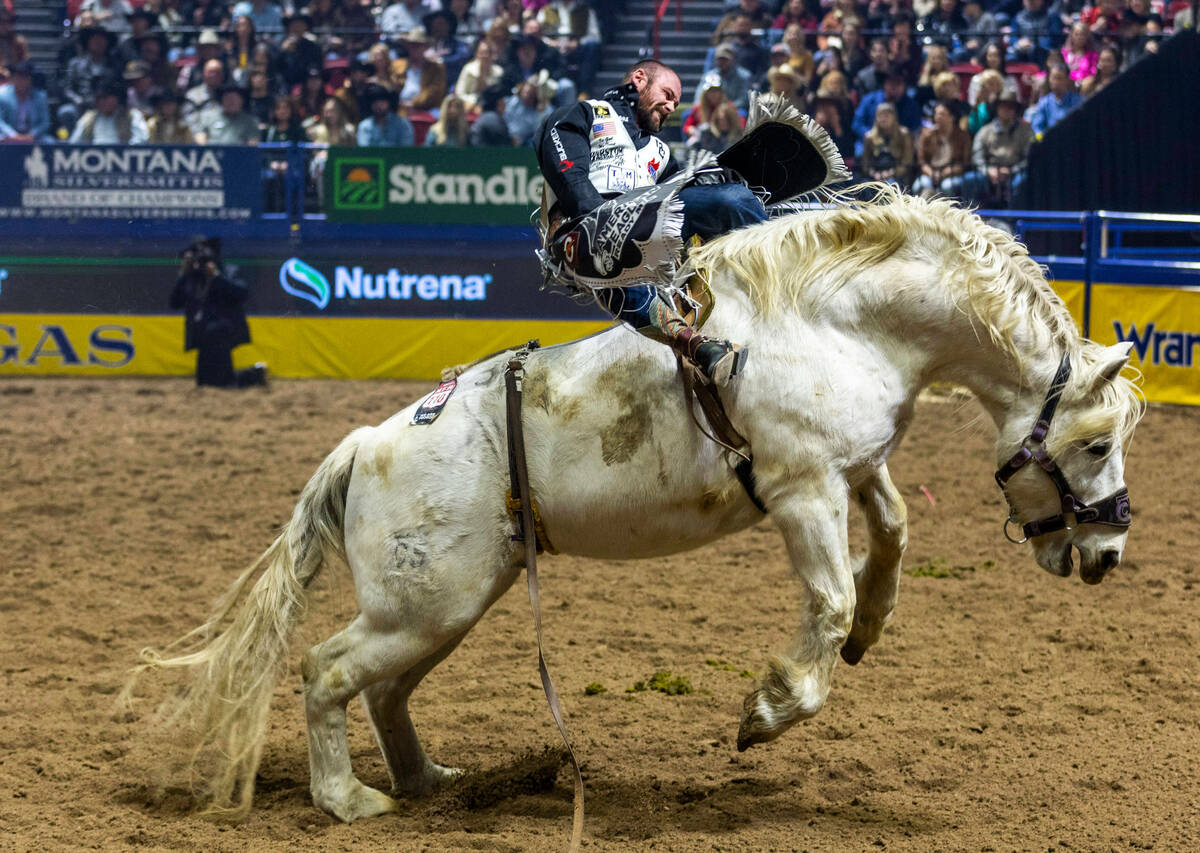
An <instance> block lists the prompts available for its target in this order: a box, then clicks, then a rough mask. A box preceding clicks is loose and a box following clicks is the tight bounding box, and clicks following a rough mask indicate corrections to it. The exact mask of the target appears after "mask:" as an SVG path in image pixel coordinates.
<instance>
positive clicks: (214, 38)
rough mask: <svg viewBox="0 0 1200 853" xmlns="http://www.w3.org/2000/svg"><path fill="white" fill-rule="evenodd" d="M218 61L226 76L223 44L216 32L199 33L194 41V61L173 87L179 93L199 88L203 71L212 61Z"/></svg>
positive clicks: (184, 70)
mask: <svg viewBox="0 0 1200 853" xmlns="http://www.w3.org/2000/svg"><path fill="white" fill-rule="evenodd" d="M214 59H216V60H218V61H219V62H220V63H221V70H222V73H223V74H228V73H229V71H228V68H227V67H226V62H225V43H224V42H223V41H221V37H220V36H219V35H217V31H216V30H205V31H204V32H202V33H200V37H199V38H198V39H196V61H195V63H193V65H192V66H191V67H190V68H186V67H185V68H184V69H183V72H182V73H181V74H180V75H179V83H178V85H177V86H176V87H175V88H177V89H179V90H180V91H181V92H186V91H188V90H189V89H192V88H195V87H196V86H199V85H200V83H201V82H203V76H204V69H205V68H206V67H207V66H208V63H210V62H211V61H212V60H214Z"/></svg>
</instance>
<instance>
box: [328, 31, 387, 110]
mask: <svg viewBox="0 0 1200 853" xmlns="http://www.w3.org/2000/svg"><path fill="white" fill-rule="evenodd" d="M385 50H386V48H385ZM374 71H375V68H374V66H372V65H371V64H370V63H369V62H363V61H361V60H358V59H355V60H354V61H352V62H351V63H350V67H349V68H348V69H347V73H346V79H345V80H344V81H342V85H341V87H340V88H339V89H338V90H337V91H336V92H334V93H333V96H334V97H335V98H337V99H338V100H339V101H341V102H342V106H343V107H345V108H346V115H347V116H348V117H349V119H350V121H352V122H355V123H357V122H359V121H361V120H362V118H363V117H364V116H367V115H370V113H371V105H370V104H369V103H367V100H366V96H367V91H368V90H369V89H370V86H371V83H370V80H371V74H372V73H373V72H374Z"/></svg>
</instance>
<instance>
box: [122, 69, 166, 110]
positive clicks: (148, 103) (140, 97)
mask: <svg viewBox="0 0 1200 853" xmlns="http://www.w3.org/2000/svg"><path fill="white" fill-rule="evenodd" d="M121 76H122V77H123V78H124V80H125V82H126V83H128V84H129V88H128V90H127V91H126V93H125V102H126V103H127V104H128V105H129V108H130V109H133V110H139V111H141V113H142V115H144V116H147V117H149V116H150V115H151V114H152V113H153V112H154V104H153V102H152V98H153V97H154V95H156V94H158V93H159V92H160V91H162V90H161V89H160V88H159V87H158V86H155V85H154V81H153V80H151V79H150V66H149V65H147V64H146V63H145V62H142V60H140V59H134V60H131V61H129V62H126V63H125V72H124V74H122V75H121Z"/></svg>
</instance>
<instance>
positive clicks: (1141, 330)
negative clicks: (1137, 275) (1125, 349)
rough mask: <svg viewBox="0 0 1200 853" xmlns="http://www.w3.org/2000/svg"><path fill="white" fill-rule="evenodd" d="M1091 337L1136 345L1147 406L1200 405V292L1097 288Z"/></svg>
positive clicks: (1094, 289)
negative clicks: (1162, 404)
mask: <svg viewBox="0 0 1200 853" xmlns="http://www.w3.org/2000/svg"><path fill="white" fill-rule="evenodd" d="M1091 333H1092V337H1093V338H1094V339H1095V340H1097V341H1098V342H1100V343H1102V344H1115V343H1118V342H1120V341H1128V342H1129V343H1131V344H1133V349H1132V352H1131V353H1130V359H1129V363H1130V364H1132V365H1133V366H1134V367H1136V368H1138V369H1139V370H1141V371H1142V375H1143V377H1144V379H1143V383H1142V390H1143V391H1144V392H1145V394H1146V399H1147V400H1152V401H1155V402H1160V403H1189V404H1192V405H1196V404H1200V289H1197V288H1192V287H1164V286H1157V287H1145V286H1143V287H1139V286H1137V285H1130V284H1094V285H1092V310H1091Z"/></svg>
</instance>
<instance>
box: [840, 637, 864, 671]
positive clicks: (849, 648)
mask: <svg viewBox="0 0 1200 853" xmlns="http://www.w3.org/2000/svg"><path fill="white" fill-rule="evenodd" d="M866 653H867V647H866V646H864V645H863V644H862V643H860V642H859V641H858V640H856V639H854V637H847V638H846V642H845V643H843V644H842V660H844V661H845V662H846V663H848V664H850V666H854V665H855V664H857V663H858V662H859V661H860V660H862V657H863V655H865V654H866Z"/></svg>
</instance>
